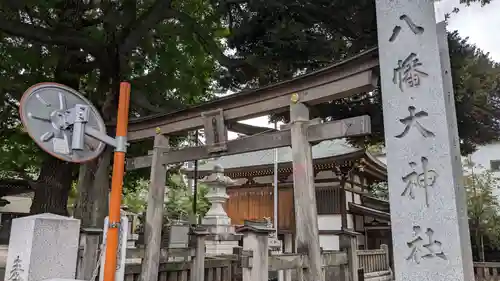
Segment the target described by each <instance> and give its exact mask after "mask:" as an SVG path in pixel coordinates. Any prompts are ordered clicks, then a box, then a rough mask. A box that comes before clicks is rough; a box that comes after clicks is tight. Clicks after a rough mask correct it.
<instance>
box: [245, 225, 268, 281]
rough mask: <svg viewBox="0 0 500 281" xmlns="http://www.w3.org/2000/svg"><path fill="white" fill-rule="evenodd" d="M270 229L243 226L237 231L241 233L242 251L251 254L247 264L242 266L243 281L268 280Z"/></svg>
mask: <svg viewBox="0 0 500 281" xmlns="http://www.w3.org/2000/svg"><path fill="white" fill-rule="evenodd" d="M272 231H273V229H272V228H266V227H262V228H261V227H254V226H248V225H246V226H244V227H243V228H241V229H239V232H240V233H243V251H244V253H245V254H251V258H250V259H249V261H250V262H249V264H248V265H244V266H242V275H243V281H257V280H259V281H260V280H268V279H269V271H268V268H269V233H270V232H272Z"/></svg>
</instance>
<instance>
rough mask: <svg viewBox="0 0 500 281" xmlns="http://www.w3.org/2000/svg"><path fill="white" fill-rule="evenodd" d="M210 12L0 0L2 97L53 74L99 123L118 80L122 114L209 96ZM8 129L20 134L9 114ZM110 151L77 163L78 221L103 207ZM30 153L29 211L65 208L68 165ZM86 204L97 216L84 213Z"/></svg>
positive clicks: (191, 5) (164, 2)
mask: <svg viewBox="0 0 500 281" xmlns="http://www.w3.org/2000/svg"><path fill="white" fill-rule="evenodd" d="M212 14H213V10H212V9H210V8H209V7H207V3H205V2H200V1H194V0H193V1H168V0H158V1H125V2H122V1H99V2H97V1H88V4H85V1H80V0H66V1H63V0H51V1H34V0H24V1H2V2H1V3H0V36H1V40H0V51H4V55H5V56H3V58H5V59H4V60H2V62H1V64H2V65H1V66H2V67H1V69H2V71H3V73H2V78H1V79H2V80H4V81H2V82H7V83H5V84H2V92H3V94H4V95H3V96H2V98H4V97H7V98H6V99H5V100H6V102H9V103H13V104H15V103H16V101H18V100H19V95H20V93H22V91H23V90H24V89H26V88H27V87H28V86H29V85H31V84H34V83H36V82H40V81H56V82H60V83H63V84H66V85H68V86H71V87H73V88H75V89H78V90H80V91H81V92H82V93H84V94H85V95H86V96H87V97H88V98H89V99H90V100H91V101H92V102H93V103H94V104H95V105H96V106H97V107H98V108H99V109H100V111H101V114H102V115H103V117H104V119H105V120H106V121H113V118H114V116H115V112H116V100H117V92H118V83H119V82H120V81H121V80H129V81H131V82H132V85H133V86H132V91H133V94H132V105H131V111H132V112H131V114H132V116H142V115H148V114H151V113H156V112H160V111H161V112H165V111H169V110H178V109H179V108H182V107H184V106H186V105H188V104H196V103H200V102H203V101H205V100H208V99H210V98H212V95H211V90H210V88H211V85H210V82H211V80H212V79H211V77H212V74H213V71H214V69H215V67H216V66H215V59H219V61H221V62H230V60H225V59H224V56H223V55H222V52H221V51H220V50H219V48H218V43H217V39H216V36H217V35H216V31H218V30H219V27H218V26H219V25H220V24H219V21H218V20H217V18H214V17H213V16H212ZM195 29H196V32H194V31H195ZM11 116H15V115H11ZM15 127H16V128H15V129H16V130H14V131H15V132H14V133H17V134H20V133H21V132H20V130H19V121H18V120H17V123H16V124H15ZM111 133H112V132H111ZM136 150H138V151H140V150H141V148H140V147H139V148H137V149H136ZM142 150H144V149H142ZM133 151H134V149H131V152H133ZM110 154H111V150H109V149H108V150H107V151H106V152H105V154H104V155H103V156H102V157H101V158H100V159H98V160H96V161H92V162H90V163H87V164H85V165H82V166H81V167H80V177H79V179H78V182H79V187H78V189H79V193H80V194H79V198H78V200H79V202H78V203H77V207H78V208H77V209H80V211H79V213H80V214H79V216H80V217H83V224H87V221H93V222H91V223H92V224H93V223H95V221H96V220H97V221H100V220H101V219H102V216H103V215H104V214H105V212H106V203H107V200H106V198H107V196H106V194H107V186H109V183H108V178H109V176H108V174H109V163H110V161H111V159H110V158H111V157H110ZM39 156H40V157H39V158H37V159H38V161H39V162H41V164H40V166H37V165H36V164H34V163H31V164H30V166H35V167H37V168H38V170H39V175H38V177H37V178H36V180H34V181H33V182H30V184H32V185H33V184H37V188H34V189H35V199H34V202H33V206H32V210H31V211H32V212H34V213H37V212H46V211H49V212H54V213H61V214H65V213H66V201H67V194H68V191H69V189H70V187H71V182H72V181H73V180H74V176H73V172H72V171H73V170H75V168H76V167H74V166H73V165H68V164H67V163H61V161H58V160H56V159H53V158H51V157H45V155H44V154H43V153H39ZM63 168H64V169H63ZM26 169H27V168H26V167H25V169H24V170H26ZM39 202H40V204H39ZM96 208H97V209H99V210H100V217H101V218H96V217H95V214H94V215H93V214H91V213H92V212H91V210H95V209H96ZM91 217H93V218H91ZM98 217H99V215H98Z"/></svg>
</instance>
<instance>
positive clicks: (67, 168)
mask: <svg viewBox="0 0 500 281" xmlns="http://www.w3.org/2000/svg"><path fill="white" fill-rule="evenodd" d="M72 181H73V164H72V163H68V162H64V161H62V160H59V159H57V158H54V157H52V156H48V157H47V159H46V160H45V161H44V162H43V163H42V167H41V170H40V175H39V176H38V179H37V180H36V181H35V182H34V183H32V186H33V188H34V190H35V196H34V197H33V202H32V204H31V208H30V213H31V214H40V213H53V214H57V215H63V216H67V215H68V208H67V203H68V195H69V191H70V189H71V183H72Z"/></svg>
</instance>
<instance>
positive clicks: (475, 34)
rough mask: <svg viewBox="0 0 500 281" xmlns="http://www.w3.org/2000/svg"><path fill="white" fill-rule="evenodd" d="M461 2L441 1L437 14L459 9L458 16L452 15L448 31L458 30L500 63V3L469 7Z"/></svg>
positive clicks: (496, 0)
mask: <svg viewBox="0 0 500 281" xmlns="http://www.w3.org/2000/svg"><path fill="white" fill-rule="evenodd" d="M458 2H459V0H441V1H440V2H439V3H437V5H436V7H437V12H438V13H440V14H443V13H447V12H448V13H449V12H451V11H452V10H453V8H454V7H458V8H459V9H460V11H459V12H458V14H452V15H451V18H450V19H449V25H448V30H449V31H453V30H458V33H459V34H460V36H462V37H469V41H470V42H471V43H474V44H476V46H478V47H479V48H481V49H482V50H483V51H486V52H489V53H490V56H491V58H492V59H494V60H495V61H497V62H500V32H499V31H498V28H499V27H500V1H499V0H495V1H492V3H491V4H488V5H486V6H484V7H481V5H479V4H473V5H470V6H469V7H467V6H465V5H460V4H459V3H458Z"/></svg>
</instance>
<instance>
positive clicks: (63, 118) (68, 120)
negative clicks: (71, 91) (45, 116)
mask: <svg viewBox="0 0 500 281" xmlns="http://www.w3.org/2000/svg"><path fill="white" fill-rule="evenodd" d="M89 110H90V108H89V106H87V105H83V104H77V105H75V107H73V108H70V109H68V110H66V111H65V112H64V113H63V114H61V115H60V116H59V119H57V122H55V121H54V122H55V123H54V122H53V123H54V125H55V126H57V127H58V128H59V129H60V130H63V131H64V130H69V129H70V127H71V126H72V127H73V134H72V138H71V149H72V150H82V149H83V146H84V136H85V135H87V136H90V137H92V138H95V139H97V140H100V141H102V142H104V143H105V144H107V145H111V146H113V147H115V148H116V151H123V152H126V150H127V149H126V148H127V146H129V144H128V143H127V139H126V137H117V138H116V139H115V138H112V137H110V136H108V135H106V134H103V133H102V132H101V131H99V130H96V129H94V128H92V127H90V126H86V123H87V122H88V119H89Z"/></svg>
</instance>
